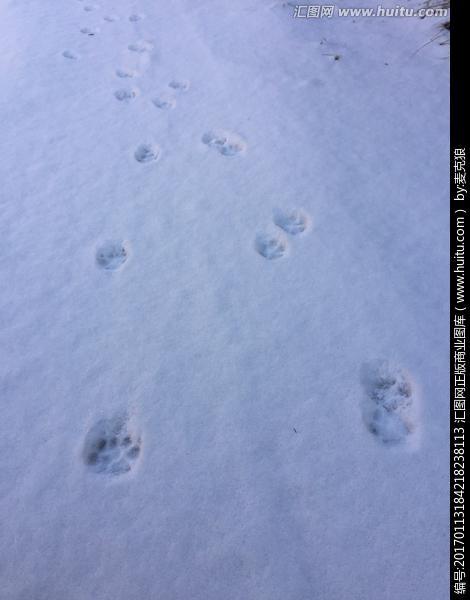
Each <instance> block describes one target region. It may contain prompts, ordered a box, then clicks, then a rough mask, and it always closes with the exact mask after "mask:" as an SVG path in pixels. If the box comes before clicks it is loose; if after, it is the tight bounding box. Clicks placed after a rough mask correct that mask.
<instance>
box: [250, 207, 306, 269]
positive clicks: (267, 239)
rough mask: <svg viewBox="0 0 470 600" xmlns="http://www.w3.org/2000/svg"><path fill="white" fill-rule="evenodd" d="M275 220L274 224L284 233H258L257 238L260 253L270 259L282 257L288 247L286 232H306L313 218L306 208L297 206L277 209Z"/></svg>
mask: <svg viewBox="0 0 470 600" xmlns="http://www.w3.org/2000/svg"><path fill="white" fill-rule="evenodd" d="M273 221H274V225H276V226H277V227H278V228H279V229H281V230H282V232H283V233H281V232H277V233H276V232H273V233H258V234H257V236H256V240H255V248H256V250H257V252H258V254H260V255H261V256H263V257H264V258H267V259H268V260H273V259H275V258H282V257H283V256H284V255H285V254H286V250H287V247H288V243H287V239H286V237H285V235H284V234H285V233H287V234H289V235H299V234H302V233H304V232H305V231H306V230H307V229H308V227H309V225H310V221H311V219H310V216H309V215H308V214H307V213H306V212H305V211H304V210H302V209H298V208H296V209H292V210H277V211H275V212H274V219H273ZM271 227H272V226H271Z"/></svg>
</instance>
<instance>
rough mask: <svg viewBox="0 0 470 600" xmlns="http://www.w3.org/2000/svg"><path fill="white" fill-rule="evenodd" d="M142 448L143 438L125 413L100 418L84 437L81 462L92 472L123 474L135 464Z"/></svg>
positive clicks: (110, 474) (112, 474) (109, 474)
mask: <svg viewBox="0 0 470 600" xmlns="http://www.w3.org/2000/svg"><path fill="white" fill-rule="evenodd" d="M141 449H142V439H141V437H140V435H139V434H138V433H137V432H136V431H135V428H133V427H132V426H131V424H130V421H129V419H128V418H127V417H126V416H117V417H114V418H111V419H101V420H100V421H98V422H97V423H96V424H95V425H94V426H93V427H92V428H91V429H90V430H89V431H88V433H87V435H86V437H85V442H84V445H83V455H82V456H83V462H84V463H85V465H86V467H87V468H88V469H89V470H90V471H91V472H93V473H100V474H102V475H108V476H118V475H124V474H125V473H129V472H130V471H131V470H132V469H133V468H134V467H135V466H136V465H137V462H138V459H139V457H140V454H141Z"/></svg>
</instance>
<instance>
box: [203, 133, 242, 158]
mask: <svg viewBox="0 0 470 600" xmlns="http://www.w3.org/2000/svg"><path fill="white" fill-rule="evenodd" d="M202 142H203V143H204V144H206V146H209V148H213V149H214V150H217V152H219V154H222V155H223V156H235V155H237V154H240V152H243V150H245V147H246V144H245V142H244V141H243V140H242V138H241V137H240V136H238V135H237V134H235V133H230V132H228V131H222V130H216V131H208V132H207V133H205V134H204V135H203V136H202Z"/></svg>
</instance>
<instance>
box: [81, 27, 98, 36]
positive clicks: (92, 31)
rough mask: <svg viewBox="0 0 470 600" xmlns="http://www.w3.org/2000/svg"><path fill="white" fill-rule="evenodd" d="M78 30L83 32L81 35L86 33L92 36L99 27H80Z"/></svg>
mask: <svg viewBox="0 0 470 600" xmlns="http://www.w3.org/2000/svg"><path fill="white" fill-rule="evenodd" d="M80 32H81V33H83V35H88V36H90V37H93V36H94V35H96V34H97V33H98V32H99V29H91V27H82V28H81V29H80Z"/></svg>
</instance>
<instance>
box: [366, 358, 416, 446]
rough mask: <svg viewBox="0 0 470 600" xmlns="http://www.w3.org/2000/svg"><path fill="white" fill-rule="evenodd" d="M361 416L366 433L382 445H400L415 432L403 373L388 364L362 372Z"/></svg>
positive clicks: (375, 363) (368, 365)
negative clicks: (368, 432)
mask: <svg viewBox="0 0 470 600" xmlns="http://www.w3.org/2000/svg"><path fill="white" fill-rule="evenodd" d="M361 383H362V386H363V389H364V396H363V399H362V416H363V420H364V423H365V425H366V427H367V429H368V430H369V431H370V432H371V433H372V434H373V435H375V436H376V437H377V439H378V440H379V441H380V442H382V443H383V444H387V445H389V444H399V443H401V442H404V441H405V440H406V438H407V437H408V436H409V435H410V434H411V433H413V431H414V430H415V424H414V419H413V408H414V406H413V405H414V400H415V399H414V393H413V387H412V385H411V381H410V380H409V378H408V376H407V375H406V374H405V373H404V372H403V371H402V369H401V368H400V367H398V366H396V365H393V364H392V363H391V362H389V361H387V360H376V361H372V362H369V363H366V364H364V365H363V366H362V369H361Z"/></svg>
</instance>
